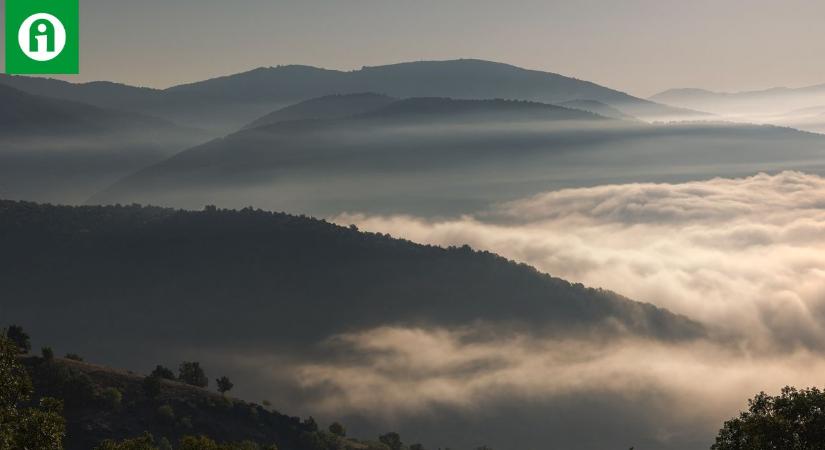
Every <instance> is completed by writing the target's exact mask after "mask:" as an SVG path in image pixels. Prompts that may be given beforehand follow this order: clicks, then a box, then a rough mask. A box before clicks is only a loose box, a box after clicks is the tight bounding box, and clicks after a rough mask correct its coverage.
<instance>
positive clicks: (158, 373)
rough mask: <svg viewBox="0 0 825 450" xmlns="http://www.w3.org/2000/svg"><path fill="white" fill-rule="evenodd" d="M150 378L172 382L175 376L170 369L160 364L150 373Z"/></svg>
mask: <svg viewBox="0 0 825 450" xmlns="http://www.w3.org/2000/svg"><path fill="white" fill-rule="evenodd" d="M150 376H153V377H158V378H165V379H167V380H174V379H175V374H174V372H172V369H170V368H168V367H164V366H161V365H160V364H158V365H157V367H155V370H153V371H152V373H151V374H150Z"/></svg>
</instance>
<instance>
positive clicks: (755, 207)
mask: <svg viewBox="0 0 825 450" xmlns="http://www.w3.org/2000/svg"><path fill="white" fill-rule="evenodd" d="M335 220H336V221H337V222H339V223H347V224H348V223H355V224H357V225H358V226H359V227H361V228H362V229H366V230H370V231H380V232H385V233H390V234H392V235H393V236H399V237H404V238H408V239H411V240H413V241H417V242H425V243H431V244H438V245H462V244H469V245H471V246H473V247H475V248H479V249H487V250H490V251H493V252H496V253H499V254H501V255H503V256H506V257H509V258H512V259H515V260H518V261H522V262H525V263H528V264H531V265H533V266H536V267H537V268H539V269H540V270H542V271H545V272H548V273H551V274H553V275H555V276H559V277H562V278H566V279H569V280H571V281H578V282H582V283H585V284H587V285H591V286H599V287H604V288H608V289H611V290H615V291H617V292H619V293H621V294H624V295H627V296H629V297H631V298H634V299H637V300H641V301H647V302H650V303H653V304H656V305H659V306H663V307H666V308H668V309H670V310H672V311H675V312H678V313H682V314H685V315H687V316H689V317H691V318H694V319H697V320H700V321H702V322H705V323H707V324H708V325H709V326H711V327H713V328H715V329H716V330H717V331H718V332H719V333H723V334H728V335H732V336H734V337H736V338H738V339H739V341H740V344H741V345H742V346H743V348H745V349H747V350H749V351H755V352H783V353H784V352H788V351H791V350H793V349H796V348H804V349H809V350H813V351H820V352H821V351H823V350H825V326H823V325H822V323H825V322H823V320H822V319H824V318H825V179H823V178H821V177H818V176H814V175H807V174H803V173H798V172H783V173H780V174H777V175H767V174H759V175H756V176H752V177H748V178H740V179H713V180H708V181H698V182H690V183H682V184H625V185H607V186H598V187H593V188H582V189H566V190H560V191H554V192H549V193H544V194H540V195H537V196H534V197H530V198H526V199H521V200H517V201H513V202H509V203H505V204H501V205H497V206H495V207H493V208H491V209H489V210H487V211H483V212H481V213H478V214H476V215H472V216H464V217H460V218H455V219H446V220H439V221H432V220H425V219H420V218H416V217H409V216H389V217H388V216H364V215H358V214H352V215H344V216H339V217H337V218H336V219H335Z"/></svg>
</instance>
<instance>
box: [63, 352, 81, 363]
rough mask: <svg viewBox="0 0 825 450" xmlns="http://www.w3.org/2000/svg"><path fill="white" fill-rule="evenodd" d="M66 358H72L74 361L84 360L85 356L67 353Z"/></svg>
mask: <svg viewBox="0 0 825 450" xmlns="http://www.w3.org/2000/svg"><path fill="white" fill-rule="evenodd" d="M65 358H66V359H71V360H72V361H83V358H82V357H81V356H80V355H78V354H77V353H66V356H65Z"/></svg>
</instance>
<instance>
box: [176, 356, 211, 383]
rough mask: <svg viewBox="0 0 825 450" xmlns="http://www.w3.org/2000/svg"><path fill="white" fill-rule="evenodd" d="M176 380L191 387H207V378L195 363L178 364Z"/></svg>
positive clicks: (199, 365) (197, 363)
mask: <svg viewBox="0 0 825 450" xmlns="http://www.w3.org/2000/svg"><path fill="white" fill-rule="evenodd" d="M178 379H179V380H180V381H183V382H184V383H186V384H191V385H192V386H198V387H206V386H208V385H209V378H206V374H205V373H204V371H203V369H202V368H201V364H200V363H199V362H195V361H184V362H182V363H180V368H179V369H178Z"/></svg>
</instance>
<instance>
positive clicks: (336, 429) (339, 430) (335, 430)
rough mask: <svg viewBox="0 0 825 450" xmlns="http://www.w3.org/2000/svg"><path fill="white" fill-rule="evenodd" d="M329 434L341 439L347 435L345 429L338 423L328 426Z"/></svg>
mask: <svg viewBox="0 0 825 450" xmlns="http://www.w3.org/2000/svg"><path fill="white" fill-rule="evenodd" d="M329 432H330V433H332V434H334V435H336V436H341V437H343V436H346V435H347V429H346V428H344V426H343V425H341V424H340V423H338V422H333V423H332V425H330V426H329Z"/></svg>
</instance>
